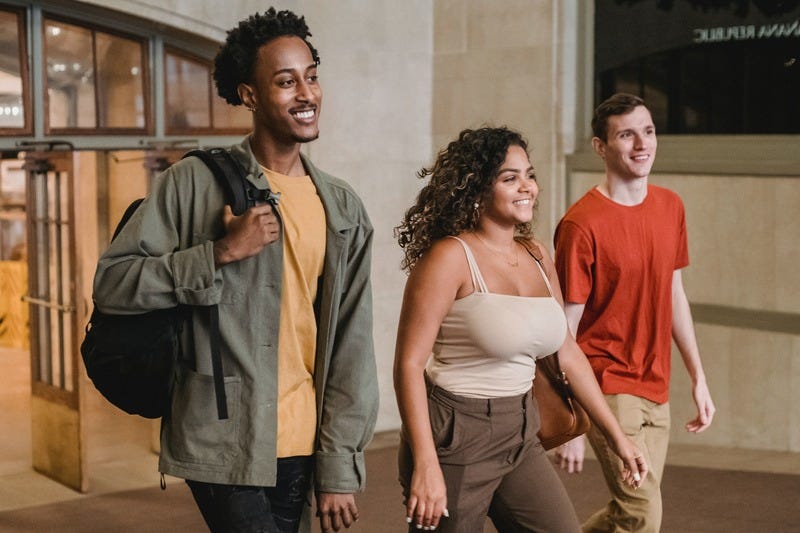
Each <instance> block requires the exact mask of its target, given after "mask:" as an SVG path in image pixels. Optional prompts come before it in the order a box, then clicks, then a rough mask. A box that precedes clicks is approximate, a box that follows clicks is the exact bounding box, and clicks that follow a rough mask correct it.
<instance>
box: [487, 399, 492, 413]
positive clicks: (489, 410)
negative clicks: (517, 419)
mask: <svg viewBox="0 0 800 533" xmlns="http://www.w3.org/2000/svg"><path fill="white" fill-rule="evenodd" d="M486 415H487V416H492V399H491V398H489V399H488V400H486Z"/></svg>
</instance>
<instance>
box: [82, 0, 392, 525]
mask: <svg viewBox="0 0 800 533" xmlns="http://www.w3.org/2000/svg"><path fill="white" fill-rule="evenodd" d="M310 35H311V34H310V33H309V31H308V28H307V26H306V24H305V20H304V18H303V17H298V16H297V15H295V14H294V13H292V12H290V11H280V12H277V11H275V9H273V8H270V9H269V10H268V11H267V12H265V13H264V14H256V15H253V16H251V17H249V18H248V19H246V20H244V21H242V22H240V23H239V25H238V26H237V27H236V28H234V29H232V30H231V31H230V32H229V33H228V38H227V40H226V42H225V44H224V45H223V46H222V48H221V49H220V51H219V53H218V55H217V58H216V60H215V72H214V78H215V81H216V84H217V90H218V92H219V94H220V96H222V97H223V98H224V99H225V100H226V101H227V102H228V103H230V104H232V105H244V106H246V107H247V109H249V110H250V111H251V112H252V114H253V132H252V133H251V134H250V135H249V136H248V137H246V138H245V139H244V141H243V142H242V143H241V144H240V145H237V146H233V147H231V149H230V151H231V154H232V155H233V157H234V158H235V159H236V160H237V161H238V162H239V163H240V164H241V166H242V168H243V169H244V170H245V172H246V174H247V179H248V180H249V181H250V182H251V183H253V184H254V185H255V186H256V187H258V188H259V189H266V188H267V187H269V188H271V189H272V190H273V191H276V192H279V193H280V194H281V199H280V203H279V205H278V207H277V208H273V207H272V206H271V205H269V204H265V205H257V206H255V207H252V208H250V209H248V210H247V211H246V212H245V213H244V214H242V215H241V216H234V215H233V213H232V212H231V210H230V207H229V206H226V205H224V194H223V191H222V189H221V187H220V186H219V184H218V183H217V181H216V180H215V179H214V177H213V175H212V174H211V172H210V170H209V169H208V168H207V167H206V166H205V165H204V164H203V163H202V162H201V161H200V160H199V159H197V158H195V157H189V158H186V159H184V160H182V161H180V162H179V163H176V164H175V165H173V166H172V167H171V168H169V169H168V170H167V171H166V172H164V173H163V174H162V175H161V176H160V178H159V179H158V180H157V183H156V185H155V187H154V190H153V191H152V193H151V195H150V196H149V197H148V198H147V199H146V200H145V201H144V203H143V204H142V205H141V207H140V208H139V209H138V210H137V211H136V212H135V214H134V216H133V217H132V218H131V219H130V220H129V221H128V223H127V224H126V225H125V227H124V229H123V231H122V232H121V233H120V234H119V236H118V237H117V238H116V239H115V240H114V242H113V244H112V245H111V247H110V248H109V249H108V251H107V252H106V253H105V254H103V256H102V257H101V259H100V262H99V265H98V269H97V273H96V276H95V283H94V300H95V304H96V305H97V307H98V308H99V309H100V310H101V311H104V312H108V313H122V314H124V313H138V312H144V311H149V310H153V309H161V308H169V307H174V306H176V305H179V304H184V305H187V306H209V305H215V304H216V305H218V306H219V315H220V316H219V332H220V337H221V338H220V345H221V353H222V359H223V368H224V371H225V372H224V373H225V378H224V381H225V392H226V395H227V402H228V412H229V417H228V418H227V419H225V420H219V419H218V417H217V409H216V404H215V396H214V385H213V380H212V379H211V375H212V371H211V354H210V342H209V326H208V323H207V321H206V320H205V315H203V314H202V313H200V312H199V311H197V309H196V308H192V307H190V309H195V310H194V311H193V312H192V318H191V321H190V323H189V324H188V326H187V327H184V329H183V333H182V335H183V337H182V339H181V343H182V346H183V356H182V360H181V361H180V362H179V365H178V371H177V372H178V373H177V377H176V384H175V389H174V393H173V398H172V404H171V410H170V413H169V415H168V416H165V417H164V419H163V422H162V431H161V457H160V461H159V469H160V471H161V472H164V473H166V474H170V475H174V476H177V477H182V478H184V479H186V480H187V483H188V484H189V487H190V488H191V490H192V494H193V495H194V497H195V501H196V502H197V504H198V507H199V508H200V511H201V512H202V514H203V517H204V519H205V520H206V522H207V524H208V525H209V527H210V528H211V530H212V531H280V532H282V533H283V532H295V531H298V528H300V529H302V530H303V531H307V530H308V529H309V528H310V519H309V513H308V509H309V507H308V505H306V504H305V502H306V501H307V493H308V491H309V489H310V488H311V483H312V482H313V487H314V489H315V490H316V495H317V508H318V515H319V516H320V521H321V526H322V530H323V531H329V530H336V531H338V530H339V529H341V528H342V527H350V525H351V524H352V523H353V522H354V521H355V520H356V519H357V518H358V510H357V508H356V505H355V502H354V499H353V493H355V492H357V491H360V490H363V487H364V482H365V471H364V457H363V452H364V448H365V447H366V445H367V443H368V442H369V440H370V438H371V436H372V432H373V429H374V425H375V419H376V416H377V408H378V385H377V375H376V368H375V357H374V351H373V344H372V302H371V289H370V249H371V242H372V234H373V230H372V226H371V225H370V222H369V219H368V217H367V214H366V211H365V210H364V207H363V205H362V203H361V201H360V200H359V198H358V197H357V196H356V194H355V193H354V192H353V190H352V189H351V188H350V187H349V186H348V185H347V184H346V183H345V182H344V181H341V180H339V179H337V178H334V177H332V176H330V175H328V174H326V173H324V172H322V171H320V170H318V169H317V168H316V167H315V166H314V165H313V164H312V163H311V162H310V161H309V160H308V159H307V158H306V157H304V156H303V155H302V154H301V153H300V147H301V145H302V144H303V143H306V142H310V141H312V140H314V139H316V138H317V137H318V135H319V130H318V125H317V123H318V118H319V112H320V106H321V103H322V92H321V89H320V86H319V82H318V79H317V66H318V64H319V56H318V54H317V51H316V50H315V49H314V47H313V46H312V45H311V44H310V43H309V42H308V40H307V38H308V37H309V36H310ZM312 480H313V481H312Z"/></svg>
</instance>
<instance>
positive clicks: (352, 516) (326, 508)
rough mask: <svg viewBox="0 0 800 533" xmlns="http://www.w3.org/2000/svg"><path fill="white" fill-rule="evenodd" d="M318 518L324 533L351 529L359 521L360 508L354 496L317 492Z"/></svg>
mask: <svg viewBox="0 0 800 533" xmlns="http://www.w3.org/2000/svg"><path fill="white" fill-rule="evenodd" d="M317 516H318V517H319V525H320V527H321V528H322V533H329V532H330V531H339V530H340V529H342V526H344V527H346V528H349V527H350V526H352V525H353V522H355V521H356V520H358V507H356V500H355V498H354V497H353V495H352V494H335V493H332V492H317Z"/></svg>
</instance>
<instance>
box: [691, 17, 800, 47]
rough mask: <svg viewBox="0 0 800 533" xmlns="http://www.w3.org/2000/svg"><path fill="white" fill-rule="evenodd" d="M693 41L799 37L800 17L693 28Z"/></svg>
mask: <svg viewBox="0 0 800 533" xmlns="http://www.w3.org/2000/svg"><path fill="white" fill-rule="evenodd" d="M692 34H693V38H692V40H693V41H694V42H695V43H719V42H725V41H750V40H754V39H781V38H789V37H800V19H798V20H795V21H793V22H779V23H775V24H761V25H759V26H757V25H755V24H750V25H747V26H727V27H719V28H695V29H694V30H692Z"/></svg>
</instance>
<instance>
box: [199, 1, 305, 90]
mask: <svg viewBox="0 0 800 533" xmlns="http://www.w3.org/2000/svg"><path fill="white" fill-rule="evenodd" d="M282 36H294V37H299V38H301V39H303V41H304V42H305V43H306V45H307V46H308V49H309V50H310V51H311V57H312V58H313V59H314V62H315V63H316V64H318V65H319V54H318V53H317V50H316V48H314V47H313V46H312V45H311V43H310V42H308V37H311V32H309V31H308V26H307V25H306V19H305V17H300V16H297V15H296V14H294V13H293V12H291V11H288V10H285V11H276V10H275V8H274V7H271V8H269V9H268V10H267V11H266V12H265V13H264V14H258V13H256V14H255V15H250V17H248V18H246V19H245V20H243V21H241V22H240V23H239V25H238V26H236V27H235V28H233V29H232V30H230V31H229V32H228V38H227V39H225V44H223V45H222V47H221V48H220V50H219V52H218V53H217V57H216V58H214V82H215V83H216V84H217V93H218V94H219V95H220V96H221V97H222V98H224V99H225V101H226V102H228V103H229V104H231V105H241V103H242V100H241V99H240V98H239V92H238V91H237V88H238V87H239V84H240V83H250V81H251V80H252V78H253V69H254V67H255V63H256V55H257V54H258V49H259V48H261V46H263V45H264V44H266V43H268V42H269V41H271V40H273V39H275V38H277V37H282Z"/></svg>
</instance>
